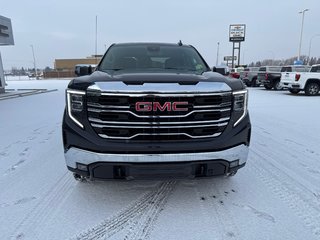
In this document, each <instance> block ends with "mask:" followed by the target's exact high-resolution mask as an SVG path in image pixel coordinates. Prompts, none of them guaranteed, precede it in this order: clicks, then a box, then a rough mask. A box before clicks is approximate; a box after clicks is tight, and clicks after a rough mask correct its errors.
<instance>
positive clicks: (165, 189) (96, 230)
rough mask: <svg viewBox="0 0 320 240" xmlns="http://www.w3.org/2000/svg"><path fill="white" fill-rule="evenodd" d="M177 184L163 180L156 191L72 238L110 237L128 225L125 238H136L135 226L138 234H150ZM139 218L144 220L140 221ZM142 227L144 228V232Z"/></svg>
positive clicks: (91, 239)
mask: <svg viewBox="0 0 320 240" xmlns="http://www.w3.org/2000/svg"><path fill="white" fill-rule="evenodd" d="M175 184H176V182H175V181H167V182H162V183H161V184H160V185H159V186H157V187H156V189H155V190H154V191H151V192H148V193H146V194H144V195H143V196H142V197H141V198H140V199H138V200H137V201H135V202H133V203H132V204H130V205H129V206H128V207H126V208H125V209H124V210H122V211H120V212H119V213H118V214H117V215H115V216H113V217H111V218H109V219H107V220H105V221H103V222H102V223H100V224H98V225H97V226H95V227H92V228H90V229H89V230H87V231H86V232H84V233H81V234H79V235H78V236H76V237H74V238H71V239H76V240H95V239H102V238H103V239H108V238H110V237H112V236H113V235H115V234H116V233H119V232H120V231H122V230H123V229H125V228H126V227H128V226H129V233H128V234H127V236H125V239H132V238H136V236H137V235H136V234H134V229H135V228H139V232H137V234H139V233H140V235H141V234H149V233H150V230H151V228H150V227H152V226H153V224H154V222H155V220H156V217H157V216H158V215H159V214H160V212H161V209H162V207H163V206H164V204H165V199H166V198H167V197H168V196H169V194H170V192H171V191H172V189H173V187H174V186H175ZM150 214H155V215H150ZM144 215H145V216H144ZM142 216H144V217H142ZM139 218H142V219H144V220H142V221H140V220H139ZM130 225H131V227H130ZM140 229H142V232H141V231H140ZM133 234H134V235H133Z"/></svg>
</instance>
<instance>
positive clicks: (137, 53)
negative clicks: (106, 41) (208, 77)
mask: <svg viewBox="0 0 320 240" xmlns="http://www.w3.org/2000/svg"><path fill="white" fill-rule="evenodd" d="M99 70H100V71H119V70H124V71H139V70H143V71H155V70H157V71H159V70H160V71H171V72H172V71H177V70H178V71H193V72H201V73H202V72H204V71H208V70H209V69H208V67H207V65H206V63H205V62H204V61H203V60H202V58H201V57H200V56H199V54H198V53H197V52H196V51H195V49H193V48H192V47H188V46H178V45H177V46H174V45H172V46H170V45H161V44H151V45H147V44H146V45H140V44H139V45H115V46H112V47H111V48H110V49H109V50H108V52H107V53H106V56H105V57H104V58H103V60H102V62H101V63H100V65H99Z"/></svg>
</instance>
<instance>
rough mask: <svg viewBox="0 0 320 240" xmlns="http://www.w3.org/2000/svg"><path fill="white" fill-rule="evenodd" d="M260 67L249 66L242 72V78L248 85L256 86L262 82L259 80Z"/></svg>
mask: <svg viewBox="0 0 320 240" xmlns="http://www.w3.org/2000/svg"><path fill="white" fill-rule="evenodd" d="M258 71H259V67H248V68H245V69H244V71H242V72H240V79H241V80H242V81H243V82H244V83H245V84H246V85H247V86H248V87H256V86H259V85H260V82H258V81H257V77H258Z"/></svg>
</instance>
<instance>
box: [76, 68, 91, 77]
mask: <svg viewBox="0 0 320 240" xmlns="http://www.w3.org/2000/svg"><path fill="white" fill-rule="evenodd" d="M91 73H92V67H91V66H81V67H79V70H78V71H76V75H77V76H85V75H90V74H91Z"/></svg>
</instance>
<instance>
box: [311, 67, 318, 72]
mask: <svg viewBox="0 0 320 240" xmlns="http://www.w3.org/2000/svg"><path fill="white" fill-rule="evenodd" d="M310 72H320V66H315V67H312V68H311V71H310Z"/></svg>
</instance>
